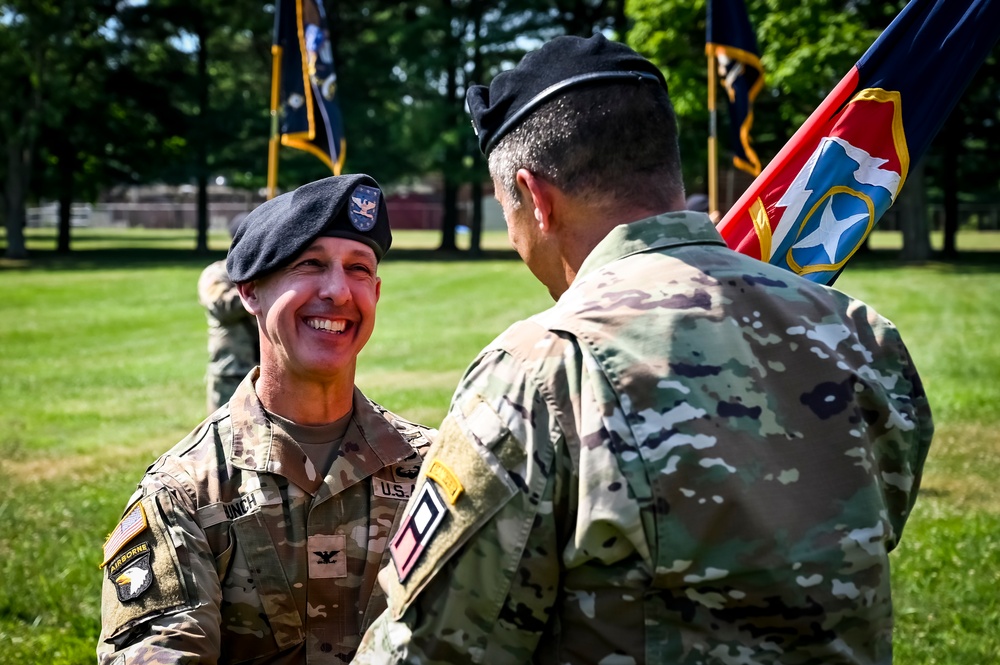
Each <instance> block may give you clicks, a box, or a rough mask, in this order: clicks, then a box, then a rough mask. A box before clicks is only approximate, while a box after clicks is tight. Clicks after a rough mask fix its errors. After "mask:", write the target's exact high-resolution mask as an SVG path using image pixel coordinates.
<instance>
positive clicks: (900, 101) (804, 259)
mask: <svg viewBox="0 0 1000 665" xmlns="http://www.w3.org/2000/svg"><path fill="white" fill-rule="evenodd" d="M998 37H1000V0H911V1H910V3H909V4H907V5H906V7H904V8H903V11H901V12H900V13H899V15H898V16H897V17H896V18H895V20H894V21H893V22H892V24H891V25H889V27H888V28H886V29H885V31H884V32H883V33H882V34H881V35H880V36H879V38H878V39H877V40H876V41H875V43H874V44H872V46H871V47H870V48H869V49H868V51H867V52H866V53H865V54H864V55H863V56H862V57H861V59H860V60H858V62H857V64H856V65H855V66H854V67H853V68H851V70H850V71H849V72H848V73H847V75H846V76H845V77H844V78H843V80H841V82H840V83H839V84H838V85H837V87H836V88H834V90H833V91H832V92H831V93H830V94H829V95H828V96H827V98H826V99H825V100H824V101H823V103H822V104H821V105H820V106H819V108H817V109H816V110H815V111H814V112H813V114H812V115H811V116H809V118H808V119H807V120H806V122H805V124H803V125H802V127H800V128H799V130H798V131H797V132H796V133H795V135H794V136H792V138H791V139H789V141H788V143H787V144H785V146H784V147H783V148H782V149H781V151H780V152H779V153H778V154H777V155H776V156H775V158H774V159H773V160H771V163H770V164H768V166H767V168H766V169H764V172H763V173H762V174H761V175H760V176H759V177H758V178H757V179H756V180H754V182H753V184H751V185H750V188H749V189H747V191H746V192H745V193H744V194H743V196H742V197H740V200H739V201H737V202H736V205H734V206H733V208H732V209H731V210H730V211H729V212H728V213H727V214H726V216H725V217H724V218H723V219H722V221H721V222H720V223H719V225H718V228H719V232H720V233H721V234H722V236H723V238H725V240H726V242H727V244H729V246H730V247H732V248H733V249H735V250H737V251H739V252H742V253H744V254H748V255H750V256H754V257H757V258H760V259H761V260H762V261H767V262H769V263H773V264H775V265H779V266H782V267H784V268H787V269H789V270H791V271H793V272H796V273H798V274H800V275H803V276H805V277H807V278H808V279H811V280H813V281H815V282H820V283H822V284H830V283H832V282H833V280H834V279H835V278H836V276H837V275H838V274H839V273H840V271H841V270H843V268H844V265H845V264H846V263H847V261H848V259H850V258H851V256H853V255H854V252H856V251H857V250H858V248H859V247H860V246H861V244H862V243H863V242H864V240H865V238H866V237H867V236H868V234H869V233H870V232H871V230H872V228H873V227H874V226H875V224H876V222H878V220H879V219H880V218H881V217H882V215H883V214H884V213H885V211H886V210H888V209H889V207H890V206H891V205H892V204H893V202H894V201H895V200H896V197H897V196H898V194H899V192H900V190H901V189H902V188H903V184H904V183H905V182H906V176H907V174H908V172H909V169H910V165H911V164H913V163H915V162H917V161H919V159H920V158H921V157H922V156H923V154H924V152H926V150H927V148H928V146H929V145H930V143H931V140H932V139H933V138H934V136H935V135H936V134H937V133H938V130H940V129H941V125H942V124H944V121H945V119H947V117H948V114H949V113H951V111H952V109H953V108H954V107H955V104H956V103H958V100H959V97H961V95H962V92H963V91H964V90H965V88H966V86H968V84H969V81H971V80H972V76H973V74H975V72H976V70H977V69H979V66H980V65H981V64H982V63H983V61H984V60H985V59H986V57H987V56H988V55H989V53H990V50H991V49H992V48H993V45H994V44H995V43H996V42H997V38H998ZM916 186H918V187H919V186H920V183H917V184H916Z"/></svg>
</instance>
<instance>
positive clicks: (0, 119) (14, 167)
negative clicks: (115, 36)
mask: <svg viewBox="0 0 1000 665" xmlns="http://www.w3.org/2000/svg"><path fill="white" fill-rule="evenodd" d="M112 11H113V2H111V1H110V0H61V1H60V2H54V1H53V0H16V1H14V2H9V3H7V4H6V5H5V6H4V7H3V9H0V68H2V71H3V72H4V76H0V95H2V96H3V98H4V99H5V100H8V103H5V104H4V105H3V109H2V110H0V140H2V141H3V144H4V146H6V155H5V157H6V160H5V163H4V167H3V168H2V169H0V170H2V173H3V177H4V180H5V187H4V196H3V199H4V212H5V222H6V228H7V256H8V257H9V258H23V257H25V256H26V255H27V250H26V247H25V242H24V225H25V201H26V199H27V198H28V196H29V192H30V191H31V179H30V176H31V174H32V172H33V171H34V166H35V162H36V157H37V149H38V144H39V139H40V135H41V134H42V132H43V130H44V128H46V127H60V126H62V125H63V124H64V123H69V122H72V120H73V118H72V116H71V111H72V110H73V109H74V105H75V104H76V100H77V99H85V98H86V97H87V95H86V94H85V93H84V94H81V95H80V96H79V97H76V96H75V94H76V90H75V88H74V87H73V84H74V83H75V82H78V81H79V80H80V79H81V77H85V76H86V72H87V70H88V68H91V67H92V65H93V64H94V58H95V54H98V55H99V54H100V52H101V42H102V41H103V38H102V37H101V36H100V33H99V30H100V28H101V27H102V25H103V24H104V22H105V21H106V20H107V18H108V17H109V16H110V15H111V13H112ZM90 71H91V73H92V72H93V69H90ZM55 144H56V145H59V141H56V142H55ZM60 149H61V151H62V152H63V154H64V168H66V172H67V173H68V172H71V171H72V170H75V168H76V165H75V164H74V165H72V167H69V168H67V167H65V163H66V162H67V160H70V157H69V156H70V155H71V154H72V150H71V149H70V147H69V145H68V142H67V139H66V138H65V135H64V136H63V139H62V143H61V148H60ZM70 161H71V160H70ZM64 177H68V176H65V175H64ZM64 240H65V242H66V246H67V247H68V238H66V239H64Z"/></svg>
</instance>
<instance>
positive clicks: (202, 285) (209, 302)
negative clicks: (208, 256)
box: [198, 261, 260, 381]
mask: <svg viewBox="0 0 1000 665" xmlns="http://www.w3.org/2000/svg"><path fill="white" fill-rule="evenodd" d="M198 302H200V303H201V305H202V307H204V308H205V316H206V317H207V318H208V374H209V376H210V377H229V378H235V379H236V380H237V381H238V380H240V379H242V378H243V377H245V376H246V375H247V373H248V372H249V371H250V370H252V369H253V368H254V367H256V366H257V363H259V362H260V341H259V338H258V335H257V321H256V320H255V319H254V317H253V316H251V315H250V313H249V312H247V311H246V310H245V309H244V308H243V303H242V302H241V301H240V294H239V291H237V290H236V285H235V284H233V282H232V281H230V279H229V273H228V272H226V262H225V261H216V262H214V263H211V264H209V265H208V266H207V267H206V268H205V269H204V270H203V271H202V272H201V276H200V277H199V278H198Z"/></svg>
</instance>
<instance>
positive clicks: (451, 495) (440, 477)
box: [427, 460, 465, 505]
mask: <svg viewBox="0 0 1000 665" xmlns="http://www.w3.org/2000/svg"><path fill="white" fill-rule="evenodd" d="M427 477H428V478H432V479H433V480H435V481H436V482H437V483H438V485H440V486H441V489H443V490H444V497H445V498H446V499H448V503H450V504H452V505H454V504H455V501H456V500H457V499H458V497H459V495H461V494H462V492H464V491H465V488H464V487H462V481H460V480H459V479H458V476H456V475H455V472H454V471H452V470H451V469H449V468H448V467H447V466H446V465H445V463H444V462H442V461H441V460H434V461H433V462H431V465H430V468H428V469H427Z"/></svg>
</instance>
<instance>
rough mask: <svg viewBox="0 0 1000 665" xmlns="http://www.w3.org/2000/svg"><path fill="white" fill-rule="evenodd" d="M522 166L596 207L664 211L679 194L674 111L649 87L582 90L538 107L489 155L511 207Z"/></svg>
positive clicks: (634, 85)
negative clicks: (629, 204)
mask: <svg viewBox="0 0 1000 665" xmlns="http://www.w3.org/2000/svg"><path fill="white" fill-rule="evenodd" d="M521 168H524V169H527V170H529V171H531V172H532V173H534V174H536V175H538V176H540V177H542V178H544V179H545V180H547V181H549V182H551V183H552V184H554V185H556V186H557V187H559V189H561V190H563V191H564V192H566V193H567V194H571V195H574V196H580V197H585V198H588V199H592V200H594V201H595V202H612V201H616V200H618V201H641V202H642V203H643V204H645V205H646V206H647V207H654V208H655V207H663V208H664V209H667V207H668V206H670V205H672V204H673V203H674V202H675V201H676V200H677V199H678V197H680V199H681V200H683V195H684V184H683V180H682V177H681V165H680V151H679V148H678V145H677V121H676V118H675V117H674V112H673V107H672V106H671V104H670V99H669V97H667V94H666V91H665V90H663V89H662V88H660V87H659V86H652V85H650V84H649V83H631V84H625V85H602V86H595V87H590V88H581V89H578V90H572V91H569V92H567V93H566V94H564V95H562V96H560V97H557V98H555V99H553V100H551V101H549V102H547V103H545V104H543V105H542V106H540V107H539V108H538V110H536V111H535V112H534V113H532V114H531V115H530V116H528V118H527V119H526V120H525V121H524V122H523V123H521V124H520V125H519V126H518V127H517V128H515V129H514V130H513V131H511V132H510V133H509V134H508V135H507V136H505V137H503V138H502V139H501V140H500V141H499V143H497V145H496V147H495V148H494V149H493V151H492V152H491V153H490V156H489V169H490V175H491V176H492V177H493V179H494V181H496V182H497V183H498V184H499V186H500V187H502V188H503V190H504V192H505V194H506V195H507V197H508V200H509V201H511V202H512V205H514V206H515V207H518V206H520V203H521V201H520V198H519V196H518V191H517V184H516V176H517V170H518V169H521Z"/></svg>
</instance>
